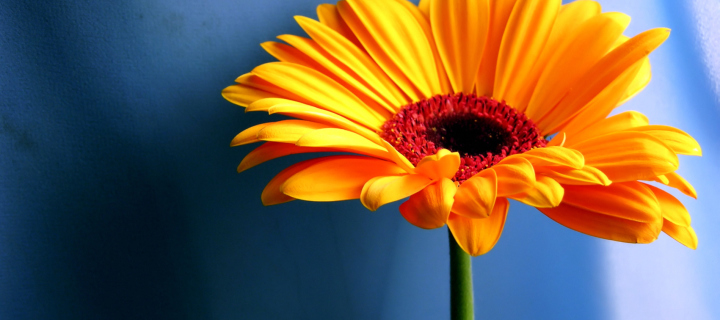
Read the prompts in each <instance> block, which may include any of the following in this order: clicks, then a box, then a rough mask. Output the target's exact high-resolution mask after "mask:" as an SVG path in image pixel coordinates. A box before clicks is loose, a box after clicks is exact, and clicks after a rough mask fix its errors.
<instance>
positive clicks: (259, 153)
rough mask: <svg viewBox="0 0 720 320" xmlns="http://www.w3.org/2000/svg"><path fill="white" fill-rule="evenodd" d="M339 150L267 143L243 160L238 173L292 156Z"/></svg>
mask: <svg viewBox="0 0 720 320" xmlns="http://www.w3.org/2000/svg"><path fill="white" fill-rule="evenodd" d="M332 151H338V150H337V149H330V148H305V147H298V146H296V145H294V144H289V143H280V142H265V143H263V144H262V145H260V146H259V147H257V148H255V149H254V150H253V151H250V153H248V154H247V155H246V156H245V158H243V159H242V161H241V162H240V165H238V167H237V172H238V173H240V172H243V171H245V170H248V169H250V168H252V167H254V166H257V165H259V164H261V163H263V162H266V161H270V160H273V159H277V158H280V157H284V156H288V155H291V154H299V153H310V152H332Z"/></svg>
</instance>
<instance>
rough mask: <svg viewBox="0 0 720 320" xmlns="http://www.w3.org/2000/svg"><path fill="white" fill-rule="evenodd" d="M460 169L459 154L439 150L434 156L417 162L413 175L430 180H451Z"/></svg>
mask: <svg viewBox="0 0 720 320" xmlns="http://www.w3.org/2000/svg"><path fill="white" fill-rule="evenodd" d="M458 168H460V154H458V153H457V152H450V151H449V150H447V149H440V150H439V151H438V152H437V153H436V154H434V155H431V156H426V157H425V158H423V159H422V160H420V162H418V165H417V167H416V168H415V173H418V174H422V175H424V176H426V177H428V178H430V179H432V180H440V179H442V178H447V179H451V178H452V177H454V176H455V173H457V171H458Z"/></svg>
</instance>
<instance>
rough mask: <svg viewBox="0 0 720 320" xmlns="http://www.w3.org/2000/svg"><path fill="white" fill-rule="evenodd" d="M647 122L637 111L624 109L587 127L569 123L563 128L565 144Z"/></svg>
mask: <svg viewBox="0 0 720 320" xmlns="http://www.w3.org/2000/svg"><path fill="white" fill-rule="evenodd" d="M648 124H649V121H648V118H647V117H646V116H645V115H644V114H642V113H640V112H637V111H625V112H622V113H619V114H616V115H614V116H612V117H609V118H605V119H602V120H600V121H598V122H595V123H593V124H590V125H589V126H587V127H579V126H575V125H573V123H571V124H570V125H569V126H568V127H565V128H563V130H565V132H566V133H567V135H568V138H567V140H566V141H565V144H566V145H567V146H572V145H573V144H575V143H577V142H580V141H583V140H587V139H591V138H593V137H597V136H601V135H604V134H607V133H611V132H615V131H621V130H625V129H631V128H635V127H641V126H647V125H648Z"/></svg>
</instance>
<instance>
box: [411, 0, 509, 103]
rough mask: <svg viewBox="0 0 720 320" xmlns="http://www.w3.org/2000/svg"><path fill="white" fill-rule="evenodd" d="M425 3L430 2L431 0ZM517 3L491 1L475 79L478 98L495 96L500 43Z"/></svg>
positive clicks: (506, 0) (499, 0) (505, 0)
mask: <svg viewBox="0 0 720 320" xmlns="http://www.w3.org/2000/svg"><path fill="white" fill-rule="evenodd" d="M423 1H426V2H428V3H429V2H430V0H423ZM515 2H517V0H493V1H490V15H489V18H490V26H489V30H488V38H487V43H486V44H485V50H484V52H483V57H482V59H481V62H480V68H479V70H478V72H477V76H476V78H475V90H476V92H477V95H478V96H487V97H493V96H494V95H493V88H494V86H495V77H496V75H495V69H496V68H497V60H498V54H499V53H500V43H501V42H502V39H503V34H504V33H505V27H506V26H507V22H508V19H510V14H511V13H512V11H513V8H514V7H515ZM421 3H422V2H421Z"/></svg>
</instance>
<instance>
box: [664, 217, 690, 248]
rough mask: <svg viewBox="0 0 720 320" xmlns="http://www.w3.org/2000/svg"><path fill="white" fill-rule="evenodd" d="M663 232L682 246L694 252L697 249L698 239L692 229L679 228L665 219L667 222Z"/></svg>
mask: <svg viewBox="0 0 720 320" xmlns="http://www.w3.org/2000/svg"><path fill="white" fill-rule="evenodd" d="M662 231H663V232H665V233H666V234H667V235H669V236H670V237H672V238H673V239H675V240H677V242H680V243H681V244H682V245H684V246H686V247H688V248H690V249H693V250H695V249H697V246H698V238H697V235H695V230H693V228H692V227H682V226H678V225H676V224H674V223H672V222H670V221H668V220H667V219H665V221H663V226H662Z"/></svg>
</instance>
